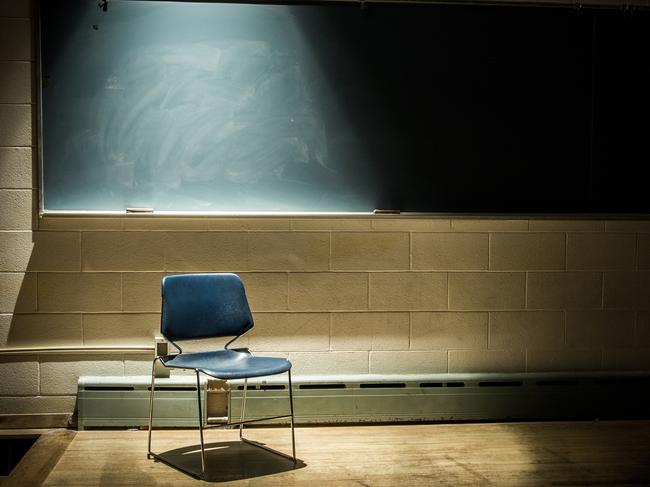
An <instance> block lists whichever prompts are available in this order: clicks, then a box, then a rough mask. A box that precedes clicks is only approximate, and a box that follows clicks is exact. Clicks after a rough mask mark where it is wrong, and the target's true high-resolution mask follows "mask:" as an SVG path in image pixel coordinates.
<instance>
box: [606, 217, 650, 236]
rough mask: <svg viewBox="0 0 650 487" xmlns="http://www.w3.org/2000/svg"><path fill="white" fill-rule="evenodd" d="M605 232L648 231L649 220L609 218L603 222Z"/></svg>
mask: <svg viewBox="0 0 650 487" xmlns="http://www.w3.org/2000/svg"><path fill="white" fill-rule="evenodd" d="M605 231H606V232H615V233H650V220H609V221H606V222H605Z"/></svg>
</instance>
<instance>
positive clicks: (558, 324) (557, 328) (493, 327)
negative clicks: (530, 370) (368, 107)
mask: <svg viewBox="0 0 650 487" xmlns="http://www.w3.org/2000/svg"><path fill="white" fill-rule="evenodd" d="M563 347H564V313H563V312H562V311H500V312H491V313H490V348H493V349H496V350H515V349H529V350H530V349H532V348H541V349H546V350H549V349H551V350H553V349H560V348H563Z"/></svg>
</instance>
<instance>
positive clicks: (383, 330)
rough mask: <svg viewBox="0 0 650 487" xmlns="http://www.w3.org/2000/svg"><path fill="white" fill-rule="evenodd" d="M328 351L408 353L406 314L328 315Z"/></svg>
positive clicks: (407, 316)
mask: <svg viewBox="0 0 650 487" xmlns="http://www.w3.org/2000/svg"><path fill="white" fill-rule="evenodd" d="M331 347H332V350H351V351H353V350H408V348H409V314H408V313H368V312H366V313H332V339H331Z"/></svg>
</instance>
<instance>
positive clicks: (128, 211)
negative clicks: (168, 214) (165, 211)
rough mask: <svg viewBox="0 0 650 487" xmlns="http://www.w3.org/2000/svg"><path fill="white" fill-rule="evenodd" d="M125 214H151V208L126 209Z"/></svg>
mask: <svg viewBox="0 0 650 487" xmlns="http://www.w3.org/2000/svg"><path fill="white" fill-rule="evenodd" d="M126 212H127V213H153V208H127V209H126Z"/></svg>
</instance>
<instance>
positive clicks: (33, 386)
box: [0, 355, 38, 396]
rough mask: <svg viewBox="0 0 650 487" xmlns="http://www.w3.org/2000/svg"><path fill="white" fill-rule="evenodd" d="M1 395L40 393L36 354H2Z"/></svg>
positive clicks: (0, 365) (0, 372)
mask: <svg viewBox="0 0 650 487" xmlns="http://www.w3.org/2000/svg"><path fill="white" fill-rule="evenodd" d="M0 378H1V380H0V396H36V395H38V362H37V360H36V355H0Z"/></svg>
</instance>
